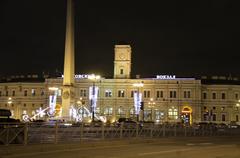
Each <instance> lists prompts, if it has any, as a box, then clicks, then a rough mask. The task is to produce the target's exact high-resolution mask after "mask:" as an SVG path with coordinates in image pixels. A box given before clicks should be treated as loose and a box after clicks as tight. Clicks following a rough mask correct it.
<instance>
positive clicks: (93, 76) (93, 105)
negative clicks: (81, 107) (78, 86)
mask: <svg viewBox="0 0 240 158" xmlns="http://www.w3.org/2000/svg"><path fill="white" fill-rule="evenodd" d="M100 78H101V76H99V75H94V74H92V75H89V76H88V79H90V80H92V81H93V85H92V94H90V95H91V98H90V103H91V111H92V122H93V121H94V117H95V116H94V115H95V103H96V100H95V98H96V86H95V82H96V80H98V79H100Z"/></svg>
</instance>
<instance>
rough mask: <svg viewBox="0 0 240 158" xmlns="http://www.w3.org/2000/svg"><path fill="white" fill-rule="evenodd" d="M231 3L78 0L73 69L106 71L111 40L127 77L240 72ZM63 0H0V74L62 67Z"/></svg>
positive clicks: (239, 25)
mask: <svg viewBox="0 0 240 158" xmlns="http://www.w3.org/2000/svg"><path fill="white" fill-rule="evenodd" d="M236 2H237V1H230V0H224V1H223V0H215V1H210V0H207V1H180V0H176V1H170V0H164V1H155V0H148V1H140V0H128V1H124V0H123V1H112V2H111V3H109V1H100V0H96V1H93V0H76V2H75V20H76V24H75V27H76V28H75V29H76V30H75V37H76V73H78V74H85V73H93V72H94V73H97V74H101V75H102V76H106V77H112V75H113V59H114V45H115V44H118V43H120V44H121V43H129V44H130V45H131V46H132V75H136V74H140V75H141V76H142V77H149V76H153V75H157V74H158V75H160V74H176V75H179V76H199V75H229V74H232V75H233V76H239V74H240V62H239V61H240V53H239V52H240V49H239V43H240V39H239V35H240V22H239V19H240V6H239V5H238V4H237V3H236ZM65 20H66V0H1V1H0V54H1V56H0V58H1V59H0V75H15V74H29V73H31V74H34V73H41V72H55V71H56V70H57V71H60V72H62V71H63V61H64V59H63V56H64V42H65Z"/></svg>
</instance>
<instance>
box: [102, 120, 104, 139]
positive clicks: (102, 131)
mask: <svg viewBox="0 0 240 158" xmlns="http://www.w3.org/2000/svg"><path fill="white" fill-rule="evenodd" d="M102 139H104V123H103V122H102Z"/></svg>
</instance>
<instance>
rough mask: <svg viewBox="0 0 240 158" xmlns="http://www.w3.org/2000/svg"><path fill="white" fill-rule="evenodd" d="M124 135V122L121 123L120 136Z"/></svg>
mask: <svg viewBox="0 0 240 158" xmlns="http://www.w3.org/2000/svg"><path fill="white" fill-rule="evenodd" d="M122 137H123V122H121V124H120V138H121V139H122Z"/></svg>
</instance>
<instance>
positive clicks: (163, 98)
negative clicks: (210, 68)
mask: <svg viewBox="0 0 240 158" xmlns="http://www.w3.org/2000/svg"><path fill="white" fill-rule="evenodd" d="M134 83H143V84H144V86H143V87H140V88H137V87H134V86H133V84H134ZM93 84H95V86H97V87H99V96H98V102H97V110H96V112H97V114H98V115H105V116H107V118H108V119H109V120H116V119H118V118H119V117H136V116H135V115H133V110H132V109H133V107H134V98H133V96H132V91H139V92H140V93H142V94H143V101H144V110H145V115H144V117H145V120H151V119H152V118H153V119H154V120H157V121H159V122H179V121H181V114H182V111H183V109H184V108H186V107H187V108H189V109H191V112H192V121H193V122H200V121H214V122H217V123H221V122H223V123H229V122H230V121H236V117H237V116H238V117H239V116H240V110H239V107H237V103H238V100H239V95H240V86H239V85H204V84H201V80H194V79H175V80H158V79H104V78H103V79H100V80H98V81H96V82H95V83H93V82H92V81H91V80H88V79H76V85H75V87H76V88H75V94H76V95H75V100H76V104H77V101H79V100H80V98H81V101H82V104H83V105H84V106H85V107H87V108H88V109H90V101H89V87H90V86H93ZM49 87H58V88H59V90H60V91H61V88H62V79H61V78H58V79H46V80H45V82H42V83H41V82H39V83H30V82H29V83H0V93H1V95H0V108H5V109H11V111H13V117H14V118H18V119H21V117H22V114H23V113H24V111H26V113H27V114H28V115H29V116H32V115H33V111H35V113H36V110H38V109H39V108H40V107H42V109H43V108H46V107H47V106H48V102H49V99H48V97H49V95H50V94H52V93H53V92H52V91H50V90H49ZM33 90H35V95H34V94H33V93H32V91H33ZM13 91H15V95H13V93H14V92H13ZM25 91H27V96H25V94H24V93H26V92H25ZM119 91H123V92H124V96H123V97H119V96H118V92H119ZM171 91H172V92H173V91H175V92H176V97H175V96H174V95H173V93H172V92H171ZM7 92H8V95H7V96H6V93H7ZM110 92H111V94H110ZM161 93H162V94H161ZM170 93H172V95H173V96H171V95H170ZM204 93H206V98H205V94H204ZM213 93H216V98H215V99H214V98H213ZM144 94H145V95H144ZM188 94H189V95H188ZM10 97H11V99H12V103H11V104H9V103H8V100H9V98H10ZM151 98H152V99H153V100H152V101H151ZM153 102H154V103H155V104H154V105H153ZM57 103H58V104H61V93H59V95H58V97H57ZM148 103H149V104H148ZM151 105H153V106H151ZM171 109H172V110H173V111H174V110H176V112H177V114H176V117H174V116H171V115H170V114H173V113H171V111H169V110H171ZM213 115H215V116H216V120H214V118H213ZM222 115H225V121H224V120H223V118H222ZM140 118H142V114H140ZM238 121H239V120H238Z"/></svg>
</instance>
